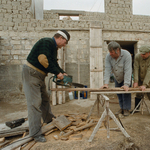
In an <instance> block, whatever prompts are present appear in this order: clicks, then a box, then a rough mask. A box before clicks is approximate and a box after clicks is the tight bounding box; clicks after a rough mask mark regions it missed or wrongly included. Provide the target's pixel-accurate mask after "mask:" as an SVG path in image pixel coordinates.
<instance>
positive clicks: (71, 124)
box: [0, 113, 98, 150]
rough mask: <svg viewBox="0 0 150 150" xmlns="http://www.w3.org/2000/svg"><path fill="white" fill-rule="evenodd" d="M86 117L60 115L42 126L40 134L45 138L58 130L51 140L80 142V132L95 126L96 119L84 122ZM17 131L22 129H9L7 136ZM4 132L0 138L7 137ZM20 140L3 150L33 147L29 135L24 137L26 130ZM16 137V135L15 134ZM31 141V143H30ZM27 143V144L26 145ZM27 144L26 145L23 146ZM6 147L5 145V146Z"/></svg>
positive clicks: (0, 134)
mask: <svg viewBox="0 0 150 150" xmlns="http://www.w3.org/2000/svg"><path fill="white" fill-rule="evenodd" d="M86 118H87V115H86V114H78V113H75V114H67V115H61V116H58V117H57V118H56V119H54V120H53V121H52V122H51V123H49V124H47V125H44V126H42V128H41V129H42V134H44V135H45V136H47V135H49V134H51V133H52V132H55V131H57V132H58V130H60V134H58V133H57V134H54V135H53V138H54V139H55V140H63V141H66V140H70V139H71V140H72V139H74V140H81V139H82V137H83V136H84V134H82V133H81V131H82V130H86V129H89V128H91V127H92V126H94V125H96V124H97V121H98V120H96V119H92V118H89V119H88V120H87V121H86ZM18 128H19V129H22V127H21V126H20V127H16V128H14V129H9V130H11V131H9V132H8V131H7V132H8V133H9V135H12V134H10V133H12V131H13V132H14V131H16V133H18V135H19V134H20V133H19V130H18ZM8 133H7V134H8ZM7 134H6V132H5V134H4V133H2V132H0V137H2V136H3V138H4V137H5V136H7ZM22 134H23V136H22V138H21V139H19V140H17V141H15V143H12V144H11V145H8V146H6V147H4V148H3V150H8V149H15V148H18V147H19V146H22V145H24V146H22V147H23V149H26V148H27V149H30V148H31V147H33V145H34V144H35V142H34V141H32V140H33V138H32V137H30V136H29V135H26V130H23V131H22ZM15 135H17V134H15ZM30 141H32V142H30ZM27 143H28V144H27ZM25 144H27V145H25ZM5 145H6V144H5Z"/></svg>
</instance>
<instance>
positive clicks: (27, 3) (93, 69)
mask: <svg viewBox="0 0 150 150" xmlns="http://www.w3.org/2000/svg"><path fill="white" fill-rule="evenodd" d="M41 6H42V5H41ZM37 10H39V8H38V9H37V6H36V4H34V3H33V1H32V0H0V76H1V78H0V92H1V93H7V92H10V93H11V92H22V79H21V78H22V76H21V71H22V65H23V64H24V62H25V61H26V57H27V55H28V53H29V52H30V50H31V48H32V46H33V45H34V44H35V42H36V41H38V40H39V39H40V38H43V37H52V36H53V35H54V33H55V32H56V31H57V30H59V29H65V30H67V31H69V33H70V35H71V39H70V42H69V44H68V45H67V46H66V47H65V48H64V49H63V50H60V51H59V63H60V65H61V66H62V67H63V68H64V70H66V72H67V73H68V74H69V75H72V76H73V81H74V82H80V83H82V84H85V85H87V86H88V87H90V88H99V87H101V86H102V84H103V70H104V67H105V66H104V63H103V61H104V59H105V56H106V54H107V53H108V50H107V43H108V42H109V41H111V40H115V41H117V42H118V43H120V45H121V47H122V48H124V49H127V50H128V51H129V52H130V53H131V54H132V57H133V58H134V55H135V54H136V53H137V52H138V48H139V47H140V46H141V45H143V44H149V42H150V16H143V15H133V12H132V0H105V12H104V13H100V12H86V11H69V10H65V11H62V10H44V11H43V10H42V11H41V12H40V15H39V14H38V13H36V11H37ZM63 15H64V16H68V17H67V18H66V19H60V16H63ZM70 16H78V18H79V19H78V20H72V19H71V18H70ZM90 97H91V98H92V97H94V95H92V94H91V95H90Z"/></svg>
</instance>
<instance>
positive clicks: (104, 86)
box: [100, 84, 108, 89]
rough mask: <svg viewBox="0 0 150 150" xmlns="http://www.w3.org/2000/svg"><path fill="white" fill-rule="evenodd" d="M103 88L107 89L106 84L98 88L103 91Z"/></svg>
mask: <svg viewBox="0 0 150 150" xmlns="http://www.w3.org/2000/svg"><path fill="white" fill-rule="evenodd" d="M104 88H106V89H108V84H104V85H103V86H102V87H100V89H104Z"/></svg>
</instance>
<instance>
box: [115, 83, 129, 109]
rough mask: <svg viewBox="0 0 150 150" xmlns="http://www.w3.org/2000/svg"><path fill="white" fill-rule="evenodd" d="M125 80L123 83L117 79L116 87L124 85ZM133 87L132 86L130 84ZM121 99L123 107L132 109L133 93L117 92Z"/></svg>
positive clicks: (120, 103) (121, 106) (120, 102)
mask: <svg viewBox="0 0 150 150" xmlns="http://www.w3.org/2000/svg"><path fill="white" fill-rule="evenodd" d="M123 83H124V81H123V82H121V83H118V82H117V81H116V80H115V87H122V86H123V85H124V84H123ZM130 87H131V86H130ZM117 96H118V99H119V105H120V108H121V109H124V110H125V109H126V110H130V109H131V94H117Z"/></svg>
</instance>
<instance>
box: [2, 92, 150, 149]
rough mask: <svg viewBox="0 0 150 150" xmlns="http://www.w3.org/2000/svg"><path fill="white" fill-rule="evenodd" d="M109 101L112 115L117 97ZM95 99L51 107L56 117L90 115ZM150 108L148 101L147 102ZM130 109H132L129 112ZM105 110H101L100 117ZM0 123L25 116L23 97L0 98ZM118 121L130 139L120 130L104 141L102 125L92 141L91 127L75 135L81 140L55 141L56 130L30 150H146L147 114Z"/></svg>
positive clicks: (149, 145)
mask: <svg viewBox="0 0 150 150" xmlns="http://www.w3.org/2000/svg"><path fill="white" fill-rule="evenodd" d="M107 96H108V97H109V98H110V110H111V111H112V112H113V113H115V112H116V111H117V110H119V104H118V99H117V97H116V95H107ZM134 96H135V95H134V94H132V109H133V107H134ZM94 102H95V100H89V99H84V100H83V99H81V100H68V101H67V102H66V103H65V104H62V105H56V106H51V108H52V112H53V113H54V114H55V115H56V116H59V115H62V114H64V115H65V114H73V113H75V114H76V113H78V114H83V113H85V114H87V115H88V113H89V112H90V109H91V107H92V106H93V104H94ZM146 103H147V104H148V106H149V107H150V101H149V100H147V99H146ZM132 109H131V110H132ZM103 111H104V108H102V107H100V115H101V114H102V113H103ZM0 114H1V117H0V123H5V122H6V121H10V120H14V119H19V118H22V117H27V107H26V100H25V97H24V95H23V94H19V95H18V94H17V93H16V94H15V93H14V94H10V95H9V94H8V95H3V96H0ZM91 117H92V118H94V119H97V120H99V118H100V117H98V116H97V108H96V107H95V108H94V110H93V112H92V115H91ZM120 119H121V122H122V124H123V126H124V128H125V130H126V132H127V133H128V134H129V135H130V136H131V138H130V140H128V139H127V138H125V136H124V135H123V133H122V132H121V131H110V137H109V138H107V130H106V128H105V127H104V124H103V123H102V125H101V127H100V128H99V130H98V131H97V133H96V134H95V136H94V139H93V141H92V142H88V140H89V137H90V136H91V134H92V132H93V130H94V127H95V126H93V127H91V128H90V129H85V130H83V131H81V132H77V133H76V134H82V135H83V137H82V139H80V140H75V139H72V138H70V139H69V140H67V141H63V140H61V139H57V140H56V139H54V136H55V135H57V136H58V137H59V136H60V131H55V132H53V133H51V134H49V135H48V136H45V137H46V139H47V142H46V143H36V144H35V145H34V146H33V147H32V148H31V150H149V149H150V142H149V139H150V114H149V113H148V111H147V109H146V107H145V106H144V113H143V115H142V114H141V112H138V113H134V114H133V115H129V116H128V117H124V116H120ZM109 125H110V128H117V125H116V124H115V123H114V121H113V120H112V119H110V121H109Z"/></svg>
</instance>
